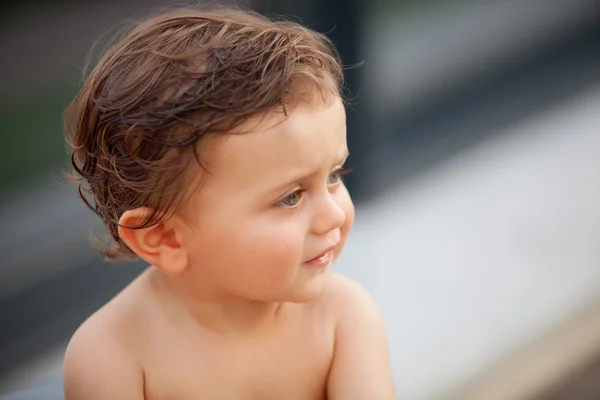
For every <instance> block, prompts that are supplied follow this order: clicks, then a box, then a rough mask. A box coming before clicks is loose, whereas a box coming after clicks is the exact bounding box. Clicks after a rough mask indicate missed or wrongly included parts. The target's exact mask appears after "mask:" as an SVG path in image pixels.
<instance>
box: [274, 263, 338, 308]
mask: <svg viewBox="0 0 600 400" xmlns="http://www.w3.org/2000/svg"><path fill="white" fill-rule="evenodd" d="M330 269H331V266H330V267H328V268H327V269H326V270H324V271H322V272H319V273H318V274H317V275H314V276H310V277H309V278H307V279H305V280H304V281H303V282H299V283H298V284H297V285H296V287H295V288H294V290H293V291H291V292H290V294H289V295H288V296H286V297H288V298H286V299H285V300H283V301H286V302H290V303H308V302H311V301H313V300H315V299H317V298H318V297H319V296H321V295H322V294H323V292H324V291H325V288H326V287H327V284H328V283H329V281H330V279H331V270H330Z"/></svg>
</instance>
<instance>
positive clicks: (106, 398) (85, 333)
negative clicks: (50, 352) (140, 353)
mask: <svg viewBox="0 0 600 400" xmlns="http://www.w3.org/2000/svg"><path fill="white" fill-rule="evenodd" d="M88 322H89V321H88ZM94 325H96V326H97V325H98V324H88V323H87V322H86V323H85V324H84V325H82V327H81V328H79V330H78V331H77V332H76V333H75V335H74V336H73V338H72V339H71V342H70V343H69V346H68V348H67V352H66V354H65V360H64V366H63V383H64V390H65V399H66V400H115V399H128V400H129V399H130V400H144V377H143V372H142V368H141V367H140V366H139V365H138V364H137V363H136V362H135V361H134V360H133V358H132V357H130V356H129V355H128V353H127V349H126V348H125V346H123V345H122V344H121V343H119V342H118V341H117V340H112V339H111V334H109V333H107V332H106V330H105V329H104V330H103V329H95V326H94Z"/></svg>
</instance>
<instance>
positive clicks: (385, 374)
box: [324, 275, 395, 400]
mask: <svg viewBox="0 0 600 400" xmlns="http://www.w3.org/2000/svg"><path fill="white" fill-rule="evenodd" d="M324 294H325V296H326V297H328V298H327V299H326V301H328V302H330V303H332V304H333V309H334V311H335V317H336V330H335V353H334V359H333V360H332V366H331V370H330V374H329V377H328V382H327V398H328V399H331V400H338V399H339V400H354V399H356V400H360V399H386V400H388V399H390V400H391V399H394V398H395V396H394V383H393V377H392V371H391V365H390V359H389V349H388V346H387V337H386V333H385V327H384V323H383V318H382V316H381V313H380V312H379V309H378V307H377V305H376V304H375V301H374V300H373V298H372V297H371V295H370V294H369V293H368V292H367V291H366V290H365V289H364V288H363V287H362V286H361V285H359V284H358V283H356V282H354V281H352V280H351V279H349V278H346V277H344V276H341V275H334V276H333V277H332V280H331V282H330V284H329V286H328V287H327V290H326V292H325V293H324Z"/></svg>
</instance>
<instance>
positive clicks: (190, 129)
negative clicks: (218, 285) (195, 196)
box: [65, 9, 343, 259]
mask: <svg viewBox="0 0 600 400" xmlns="http://www.w3.org/2000/svg"><path fill="white" fill-rule="evenodd" d="M307 85H308V86H307ZM300 86H301V87H302V88H303V90H304V91H306V88H307V87H308V88H309V90H310V91H311V93H319V94H320V95H321V96H323V98H325V96H329V95H331V94H334V95H341V94H342V88H343V74H342V68H341V62H340V59H339V56H338V53H337V52H336V50H335V47H334V46H333V44H332V43H331V42H330V41H329V40H328V39H327V38H326V37H325V36H324V35H322V34H319V33H317V32H314V31H312V30H310V29H308V28H305V27H303V26H301V25H299V24H297V23H294V22H290V21H283V20H281V21H274V20H270V19H268V18H266V17H263V16H261V15H258V14H255V13H252V12H247V11H239V10H217V11H200V10H194V9H186V10H178V11H172V12H168V13H164V14H161V15H158V16H155V17H152V18H150V19H148V20H146V21H144V22H142V23H140V24H138V25H137V26H136V27H134V28H133V29H132V30H131V31H130V32H129V33H127V34H126V35H125V36H124V37H123V38H122V39H121V40H120V41H118V42H117V43H116V44H115V45H113V46H112V47H110V48H109V49H108V50H107V51H106V52H105V53H104V55H103V56H102V57H101V58H100V61H99V62H98V63H97V65H96V66H95V68H94V69H93V70H92V72H91V73H90V75H89V76H88V77H87V79H86V81H85V83H84V84H83V86H82V88H81V90H80V92H79V93H78V94H77V96H76V97H75V99H74V100H73V101H72V102H71V104H70V105H69V106H68V107H67V109H66V111H65V129H66V132H67V137H68V144H69V146H70V152H71V163H72V166H73V169H74V173H73V174H72V176H73V177H74V178H75V179H77V181H78V183H79V186H78V187H79V194H80V196H81V198H82V199H83V201H84V202H85V203H86V204H87V206H88V207H89V208H90V209H91V210H92V211H94V212H95V213H96V214H97V215H98V216H99V217H100V218H101V219H102V220H103V222H104V223H105V224H106V226H107V228H108V232H109V234H110V237H111V238H110V244H109V245H108V246H105V247H104V248H102V249H98V250H99V251H100V252H101V253H102V254H104V255H105V256H106V257H107V258H108V259H119V258H127V257H135V254H134V253H133V252H132V250H131V249H130V248H129V247H128V246H127V245H126V244H125V243H124V242H123V241H122V239H121V238H120V237H119V234H118V227H119V219H120V218H121V216H122V215H123V213H124V212H125V211H127V210H131V209H135V208H138V207H149V208H151V209H152V210H153V213H152V215H150V216H149V217H148V218H147V219H146V220H145V221H144V222H143V223H142V224H140V225H138V226H135V227H129V228H134V229H135V228H144V227H149V226H152V225H153V224H157V223H159V222H160V221H161V220H163V219H164V218H168V216H169V215H170V214H171V213H172V212H174V210H175V209H176V208H177V207H178V205H180V204H181V202H182V199H183V196H184V192H185V189H186V186H189V185H188V184H189V182H186V178H185V177H186V174H185V171H186V168H187V167H188V166H189V163H190V162H191V161H192V160H194V159H195V160H196V161H197V162H198V163H200V159H199V157H198V154H197V146H196V145H195V144H196V143H198V141H199V140H200V139H201V138H202V137H203V136H205V135H206V134H207V133H211V134H212V133H217V134H219V133H224V134H225V133H228V132H231V131H232V130H234V129H235V128H236V127H238V126H240V125H241V124H242V123H244V122H245V121H247V120H248V119H249V118H251V117H253V116H257V115H260V114H262V113H265V112H268V111H272V110H276V109H280V110H281V111H283V112H284V113H287V112H289V111H290V110H291V108H293V107H294V105H295V104H297V103H298V102H299V101H302V96H301V95H300V96H295V95H294V94H298V93H299V89H298V88H299V87H300Z"/></svg>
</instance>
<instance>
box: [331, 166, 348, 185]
mask: <svg viewBox="0 0 600 400" xmlns="http://www.w3.org/2000/svg"><path fill="white" fill-rule="evenodd" d="M351 171H352V170H351V169H349V168H340V169H338V170H336V171H334V172H333V173H331V174H330V175H329V176H328V177H327V185H328V186H333V185H337V184H338V183H340V182H342V177H343V176H344V175H347V174H349V173H350V172H351Z"/></svg>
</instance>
